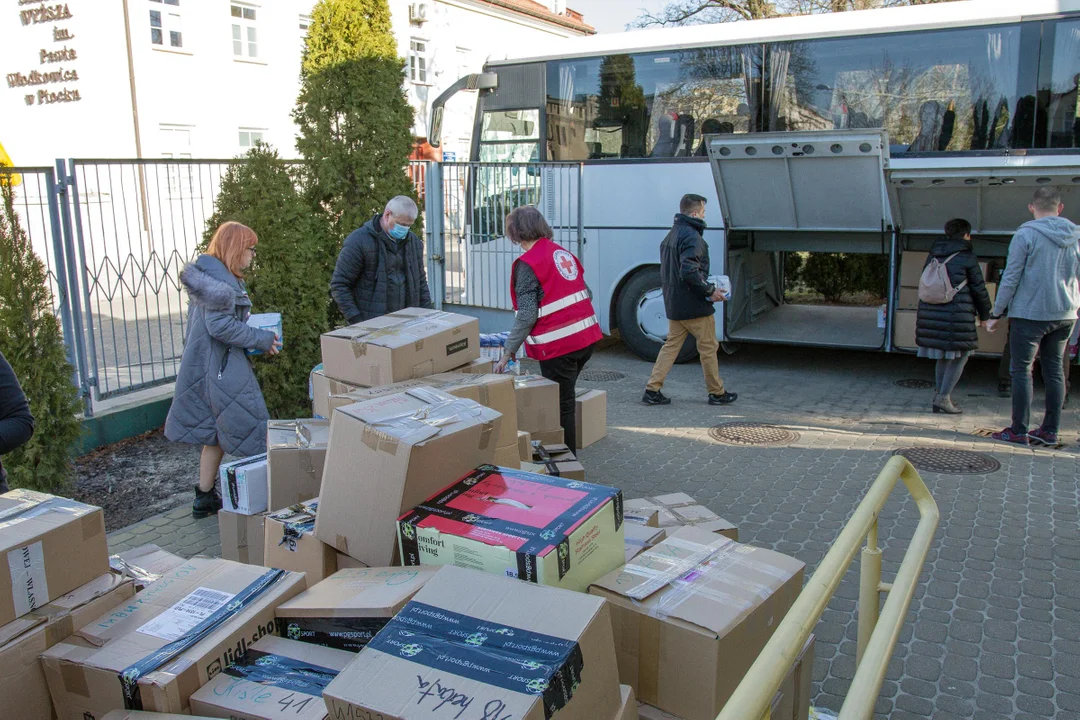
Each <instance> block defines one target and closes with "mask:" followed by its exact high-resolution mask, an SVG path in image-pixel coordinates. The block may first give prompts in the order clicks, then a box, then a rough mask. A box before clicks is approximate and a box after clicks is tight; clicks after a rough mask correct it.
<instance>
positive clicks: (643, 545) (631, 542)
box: [623, 521, 667, 562]
mask: <svg viewBox="0 0 1080 720" xmlns="http://www.w3.org/2000/svg"><path fill="white" fill-rule="evenodd" d="M666 535H667V530H665V529H664V528H658V527H649V526H648V525H639V524H638V523H634V522H629V521H627V522H624V523H623V549H624V551H625V552H624V559H625V560H626V562H630V561H631V560H633V559H634V558H636V557H637V556H638V555H640V554H641V553H643V552H645V551H646V550H648V549H650V548H652V547H653V546H654V545H658V544H659V543H660V541H661V540H663V539H664V537H665V536H666Z"/></svg>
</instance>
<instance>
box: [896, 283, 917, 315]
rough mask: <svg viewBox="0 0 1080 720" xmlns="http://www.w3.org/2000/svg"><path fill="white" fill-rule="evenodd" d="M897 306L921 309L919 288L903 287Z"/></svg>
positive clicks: (904, 308) (901, 308) (907, 308)
mask: <svg viewBox="0 0 1080 720" xmlns="http://www.w3.org/2000/svg"><path fill="white" fill-rule="evenodd" d="M897 300H898V302H897V306H896V307H897V308H898V309H900V310H918V309H919V288H912V287H902V288H900V296H899V298H897Z"/></svg>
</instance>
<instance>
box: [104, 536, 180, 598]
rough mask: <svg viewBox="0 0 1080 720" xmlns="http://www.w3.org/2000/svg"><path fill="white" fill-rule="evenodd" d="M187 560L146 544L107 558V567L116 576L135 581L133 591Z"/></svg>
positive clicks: (140, 588) (154, 580)
mask: <svg viewBox="0 0 1080 720" xmlns="http://www.w3.org/2000/svg"><path fill="white" fill-rule="evenodd" d="M185 562H187V560H185V559H184V558H182V557H179V556H178V555H173V554H172V553H171V552H168V551H166V550H162V549H161V548H159V547H158V546H157V545H154V544H152V543H151V544H148V545H142V546H140V547H137V548H133V549H131V550H128V551H126V552H122V553H120V554H119V555H111V556H109V567H110V568H111V569H112V571H113V572H115V573H116V574H118V575H123V576H124V577H128V578H131V579H132V580H134V581H135V589H136V590H142V589H143V588H144V587H146V586H147V585H149V584H150V583H153V582H157V580H158V579H159V578H160V577H161V576H162V575H164V574H165V573H167V572H169V571H170V570H172V569H173V568H175V567H179V566H180V565H183V564H184V563H185Z"/></svg>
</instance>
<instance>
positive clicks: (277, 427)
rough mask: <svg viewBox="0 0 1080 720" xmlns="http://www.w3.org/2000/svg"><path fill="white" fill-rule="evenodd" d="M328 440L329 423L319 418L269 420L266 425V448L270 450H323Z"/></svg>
mask: <svg viewBox="0 0 1080 720" xmlns="http://www.w3.org/2000/svg"><path fill="white" fill-rule="evenodd" d="M329 440H330V421H329V420H324V419H321V418H312V419H304V420H270V421H269V422H268V423H267V425H266V446H267V447H268V448H270V449H275V450H276V449H278V448H297V449H299V450H307V449H310V448H313V447H314V448H322V449H325V448H326V444H327V442H329Z"/></svg>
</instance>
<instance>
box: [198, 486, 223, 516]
mask: <svg viewBox="0 0 1080 720" xmlns="http://www.w3.org/2000/svg"><path fill="white" fill-rule="evenodd" d="M220 509H221V496H219V495H218V494H217V491H216V490H210V491H209V492H203V491H202V490H200V489H199V486H198V485H196V486H195V501H194V502H193V503H191V517H193V518H195V519H196V520H200V519H202V518H204V517H209V516H210V515H217V511H218V510H220Z"/></svg>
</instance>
